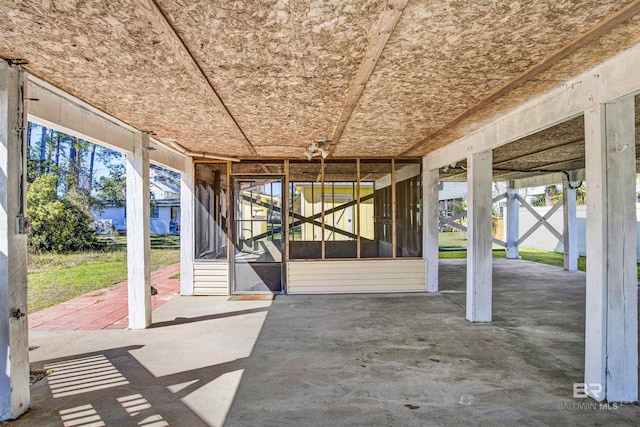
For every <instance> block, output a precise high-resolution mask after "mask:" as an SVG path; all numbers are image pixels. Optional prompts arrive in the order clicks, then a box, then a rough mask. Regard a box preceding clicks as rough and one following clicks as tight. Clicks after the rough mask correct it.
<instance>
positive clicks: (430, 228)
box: [422, 160, 440, 292]
mask: <svg viewBox="0 0 640 427" xmlns="http://www.w3.org/2000/svg"><path fill="white" fill-rule="evenodd" d="M427 168H428V166H427V164H426V162H425V161H424V160H423V161H422V204H423V212H424V213H423V220H422V257H423V259H424V260H425V268H426V269H427V275H426V277H427V292H438V216H439V215H440V204H439V201H438V179H439V178H440V174H439V170H438V169H427Z"/></svg>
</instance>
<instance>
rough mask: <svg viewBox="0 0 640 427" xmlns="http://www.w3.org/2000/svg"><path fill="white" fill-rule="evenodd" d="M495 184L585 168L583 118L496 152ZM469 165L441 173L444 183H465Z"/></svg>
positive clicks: (638, 107)
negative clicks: (496, 182)
mask: <svg viewBox="0 0 640 427" xmlns="http://www.w3.org/2000/svg"><path fill="white" fill-rule="evenodd" d="M635 122H636V151H635V155H636V159H638V158H640V95H637V96H636V97H635ZM492 167H493V180H494V181H509V180H512V179H519V178H526V177H532V176H536V175H545V174H549V173H554V172H570V171H574V170H578V169H584V167H585V137H584V116H582V115H581V116H578V117H576V118H574V119H571V120H567V121H565V122H563V123H560V124H557V125H555V126H552V127H550V128H548V129H545V130H543V131H540V132H536V133H535V134H533V135H529V136H527V137H525V138H522V139H519V140H517V141H514V142H512V143H510V144H506V145H503V146H501V147H498V148H495V149H494V150H493V162H492ZM466 168H467V161H466V159H461V160H460V161H459V162H457V163H456V164H455V165H448V166H447V167H446V168H442V169H441V170H440V179H441V180H442V181H466V180H467V173H466Z"/></svg>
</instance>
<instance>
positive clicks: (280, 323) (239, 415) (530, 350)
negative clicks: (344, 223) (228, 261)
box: [12, 260, 640, 426]
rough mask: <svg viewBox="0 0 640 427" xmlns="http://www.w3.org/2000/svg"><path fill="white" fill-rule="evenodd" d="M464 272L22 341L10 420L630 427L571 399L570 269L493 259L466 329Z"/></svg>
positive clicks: (180, 310)
mask: <svg viewBox="0 0 640 427" xmlns="http://www.w3.org/2000/svg"><path fill="white" fill-rule="evenodd" d="M464 269H465V264H464V260H462V261H460V260H447V261H444V262H442V263H441V271H440V283H441V289H442V292H441V293H440V294H377V295H323V296H278V297H277V298H276V299H275V300H274V301H227V298H226V297H181V298H174V299H173V300H172V301H170V302H168V303H167V304H166V305H164V306H162V307H160V308H159V309H158V310H156V311H154V323H155V325H154V327H153V328H151V329H148V330H144V331H126V330H103V331H69V332H34V333H32V334H31V335H30V345H31V346H32V347H34V349H33V350H32V351H31V354H30V355H31V362H32V367H33V368H35V369H38V368H43V367H44V368H49V369H54V371H53V373H52V374H51V375H50V376H49V377H48V378H47V380H43V381H40V382H38V383H36V384H35V385H34V386H33V387H32V397H33V405H32V408H33V409H32V410H31V411H30V412H29V413H28V414H27V415H25V416H24V417H22V418H21V419H19V420H18V421H15V422H14V423H12V425H16V426H49V425H51V426H54V425H55V426H59V425H66V426H89V425H108V426H111V425H118V426H120V425H145V426H162V425H174V426H198V425H223V424H224V425H228V426H283V425H291V426H301V425H304V426H310V425H311V426H340V425H367V426H374V425H375V426H439V425H442V426H459V425H487V426H489V425H532V426H533V425H535V426H539V425H549V426H556V425H638V420H640V406H638V405H617V406H613V405H611V406H609V407H608V409H606V406H605V405H603V406H601V405H600V404H597V403H595V402H594V401H591V400H587V399H574V398H573V397H572V392H573V383H575V382H581V381H582V368H583V364H584V361H583V359H584V355H583V352H584V281H585V275H584V273H580V272H578V273H569V272H565V271H563V270H562V269H560V268H556V267H549V266H544V265H540V264H535V263H531V262H527V261H516V260H494V322H493V323H491V324H471V323H469V322H467V321H466V320H465V319H464V315H465V311H464V302H465V294H464V280H465V274H464ZM94 423H95V424H94Z"/></svg>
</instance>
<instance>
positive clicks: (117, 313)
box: [29, 263, 180, 331]
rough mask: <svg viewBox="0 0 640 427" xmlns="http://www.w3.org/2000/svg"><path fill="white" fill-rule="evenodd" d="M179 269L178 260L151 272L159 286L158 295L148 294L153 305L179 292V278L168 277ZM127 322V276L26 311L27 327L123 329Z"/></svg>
mask: <svg viewBox="0 0 640 427" xmlns="http://www.w3.org/2000/svg"><path fill="white" fill-rule="evenodd" d="M179 272H180V264H179V263H178V264H173V265H170V266H168V267H164V268H161V269H159V270H156V271H154V272H153V273H151V284H152V285H153V286H154V287H155V288H156V289H157V290H158V295H155V296H152V297H151V304H152V307H153V308H157V307H159V306H161V305H162V304H164V303H165V302H167V301H169V300H170V299H171V298H173V297H174V296H176V295H178V293H179V292H180V281H179V280H175V279H170V277H172V276H175V275H176V274H178V273H179ZM127 325H128V313H127V281H126V280H125V281H124V282H122V283H118V284H117V285H113V286H110V287H108V288H104V289H100V290H98V291H93V292H90V293H88V294H85V295H82V296H79V297H77V298H73V299H70V300H69V301H66V302H63V303H60V304H58V305H54V306H52V307H48V308H45V309H44V310H40V311H37V312H35V313H31V314H29V330H30V331H73V330H78V329H82V330H98V329H107V328H117V329H124V328H126V327H127Z"/></svg>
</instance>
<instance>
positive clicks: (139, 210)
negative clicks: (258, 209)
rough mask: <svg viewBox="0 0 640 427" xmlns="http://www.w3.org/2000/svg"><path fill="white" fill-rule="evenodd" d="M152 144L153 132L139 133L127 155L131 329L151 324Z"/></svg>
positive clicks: (128, 267)
mask: <svg viewBox="0 0 640 427" xmlns="http://www.w3.org/2000/svg"><path fill="white" fill-rule="evenodd" d="M148 147H149V135H147V134H146V133H142V132H138V133H137V134H136V135H135V141H134V146H133V153H131V154H127V156H126V169H127V192H126V197H127V270H128V283H129V284H128V300H127V301H128V306H129V329H145V328H147V327H149V326H150V325H151V272H150V261H149V257H150V247H151V246H150V242H149V239H150V236H149V213H150V212H149V209H150V208H149V150H148ZM182 232H187V230H182Z"/></svg>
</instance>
